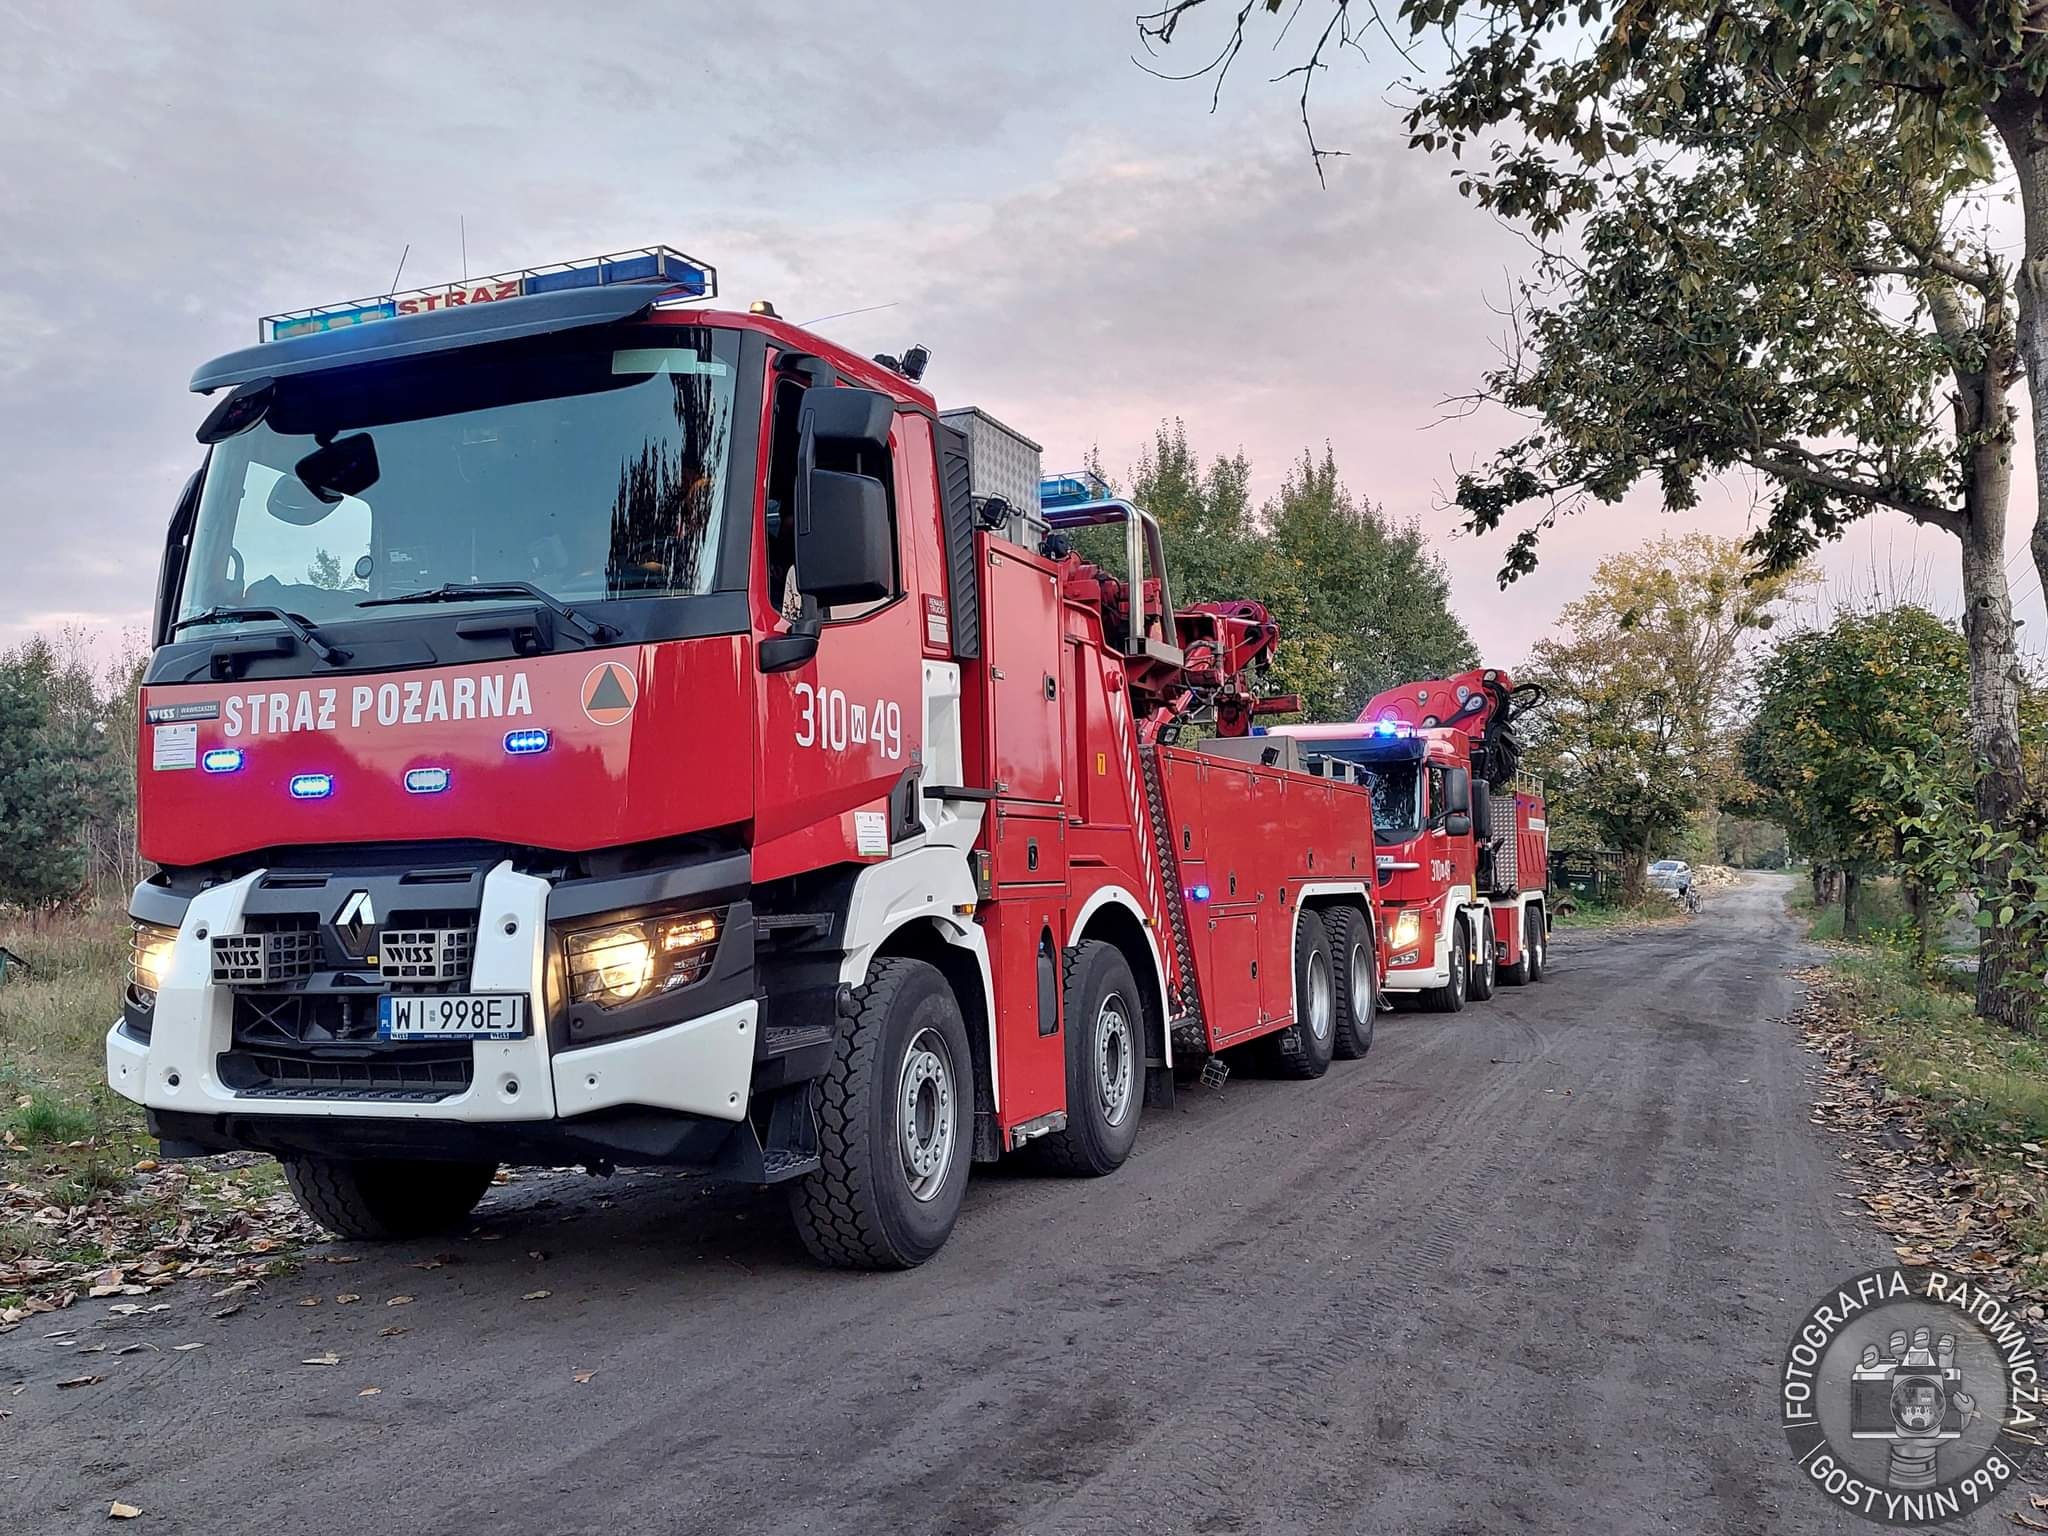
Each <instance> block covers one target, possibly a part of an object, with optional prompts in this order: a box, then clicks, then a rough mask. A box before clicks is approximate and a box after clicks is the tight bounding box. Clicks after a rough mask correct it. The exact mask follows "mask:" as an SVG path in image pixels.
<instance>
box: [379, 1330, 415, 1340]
mask: <svg viewBox="0 0 2048 1536" xmlns="http://www.w3.org/2000/svg"><path fill="white" fill-rule="evenodd" d="M411 1332H412V1330H411V1329H410V1328H379V1329H378V1330H377V1337H378V1338H380V1339H395V1338H397V1337H398V1336H399V1335H400V1334H402V1333H411Z"/></svg>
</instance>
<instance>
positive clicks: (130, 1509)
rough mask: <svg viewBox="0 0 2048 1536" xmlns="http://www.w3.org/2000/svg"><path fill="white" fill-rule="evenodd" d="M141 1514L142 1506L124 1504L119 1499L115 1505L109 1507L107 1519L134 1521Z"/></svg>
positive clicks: (115, 1501)
mask: <svg viewBox="0 0 2048 1536" xmlns="http://www.w3.org/2000/svg"><path fill="white" fill-rule="evenodd" d="M141 1513H142V1510H141V1508H140V1506H138V1505H134V1504H123V1503H122V1502H121V1501H120V1500H119V1499H116V1500H114V1502H113V1503H111V1504H109V1505H108V1506H107V1518H108V1519H109V1520H133V1519H134V1518H135V1517H136V1516H137V1515H139V1514H141Z"/></svg>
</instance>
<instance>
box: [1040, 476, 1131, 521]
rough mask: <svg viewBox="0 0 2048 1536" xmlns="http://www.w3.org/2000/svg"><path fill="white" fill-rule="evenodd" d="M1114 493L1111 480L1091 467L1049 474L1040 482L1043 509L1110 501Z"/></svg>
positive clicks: (1082, 505) (1041, 506) (1083, 505)
mask: <svg viewBox="0 0 2048 1536" xmlns="http://www.w3.org/2000/svg"><path fill="white" fill-rule="evenodd" d="M1113 494H1114V493H1113V492H1112V491H1111V490H1110V488H1109V482H1108V481H1107V480H1105V479H1103V478H1102V476H1100V475H1098V474H1096V473H1095V472H1094V471H1093V470H1089V469H1077V470H1075V471H1073V472H1072V473H1071V474H1065V475H1047V476H1046V477H1045V478H1044V479H1042V480H1040V481H1039V482H1038V506H1039V510H1041V511H1050V510H1052V509H1053V508H1056V507H1085V506H1087V505H1088V503H1090V502H1091V501H1108V500H1109V499H1110V498H1111V496H1112V495H1113Z"/></svg>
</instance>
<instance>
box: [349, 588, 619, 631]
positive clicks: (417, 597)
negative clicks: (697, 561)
mask: <svg viewBox="0 0 2048 1536" xmlns="http://www.w3.org/2000/svg"><path fill="white" fill-rule="evenodd" d="M492 597H530V598H532V599H533V600H534V601H535V602H537V603H539V604H540V605H541V606H542V607H543V608H546V609H547V610H548V611H549V612H550V613H552V614H554V615H555V617H557V618H559V619H566V620H567V621H568V622H569V623H571V624H573V625H574V626H575V627H576V629H577V631H578V632H579V633H580V634H581V635H582V636H583V637H584V638H585V639H586V640H588V641H590V642H591V643H592V644H593V645H603V644H604V643H605V641H607V640H615V639H617V638H618V634H619V632H618V631H617V630H616V629H614V628H613V627H612V626H611V625H609V624H606V623H604V622H602V621H601V620H598V619H586V618H585V617H584V616H583V615H582V614H580V613H578V612H577V611H576V610H575V609H574V608H571V607H570V606H569V605H568V604H567V603H565V602H563V601H562V600H561V599H560V598H558V597H553V596H550V595H549V594H548V593H546V592H544V591H542V590H541V589H540V588H539V587H536V586H535V585H534V584H533V583H532V582H530V581H480V582H476V583H475V584H473V585H469V586H465V585H464V584H463V583H461V582H458V581H451V582H448V583H446V584H444V585H442V586H438V587H429V588H427V589H426V590H425V591H424V592H407V593H405V594H404V595H403V596H400V597H372V598H369V599H366V600H365V601H363V602H360V603H357V604H356V606H357V607H358V608H389V607H395V606H397V605H398V604H400V603H466V602H469V601H470V600H471V599H473V598H492Z"/></svg>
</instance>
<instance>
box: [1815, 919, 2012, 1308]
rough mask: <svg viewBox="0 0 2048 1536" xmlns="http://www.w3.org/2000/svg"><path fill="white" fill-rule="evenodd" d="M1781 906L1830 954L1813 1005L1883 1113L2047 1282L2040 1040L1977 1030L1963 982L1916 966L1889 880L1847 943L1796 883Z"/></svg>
mask: <svg viewBox="0 0 2048 1536" xmlns="http://www.w3.org/2000/svg"><path fill="white" fill-rule="evenodd" d="M1786 907H1787V909H1788V911H1789V912H1790V913H1791V914H1792V915H1793V916H1795V917H1798V918H1801V919H1803V920H1804V921H1805V922H1806V924H1807V934H1808V937H1810V938H1812V939H1815V940H1818V941H1822V942H1824V943H1826V944H1828V945H1829V947H1830V950H1831V953H1830V954H1829V956H1828V958H1827V962H1826V968H1825V970H1824V971H1822V972H1820V973H1819V976H1818V980H1817V982H1816V985H1815V987H1814V993H1815V1002H1816V1003H1817V1004H1818V1005H1819V1006H1820V1008H1821V1010H1822V1011H1823V1013H1824V1014H1825V1016H1826V1018H1827V1019H1828V1021H1829V1022H1830V1023H1831V1024H1832V1025H1833V1026H1834V1027H1835V1028H1837V1029H1839V1030H1841V1031H1844V1032H1846V1034H1847V1035H1848V1037H1849V1038H1850V1040H1851V1042H1852V1048H1853V1051H1854V1054H1855V1058H1856V1060H1857V1061H1858V1062H1860V1063H1861V1064H1862V1065H1863V1066H1864V1067H1866V1068H1868V1069H1869V1070H1870V1071H1871V1072H1873V1073H1875V1075H1876V1077H1877V1079H1878V1080H1879V1082H1880V1083H1881V1084H1882V1086H1883V1089H1884V1094H1885V1100H1886V1102H1885V1103H1884V1104H1883V1105H1882V1112H1883V1113H1886V1114H1892V1113H1896V1112H1903V1113H1904V1114H1905V1115H1907V1116H1908V1117H1909V1118H1910V1119H1911V1120H1913V1121H1915V1122H1917V1123H1918V1125H1919V1126H1920V1127H1922V1128H1923V1129H1924V1133H1925V1135H1926V1136H1927V1137H1928V1138H1929V1139H1930V1140H1931V1142H1932V1144H1933V1147H1934V1150H1935V1151H1936V1152H1938V1153H1939V1155H1940V1156H1941V1158H1942V1159H1943V1160H1944V1161H1945V1162H1946V1163H1948V1164H1949V1165H1950V1166H1951V1167H1952V1168H1954V1169H1955V1170H1957V1171H1958V1173H1959V1174H1960V1175H1961V1178H1962V1181H1963V1182H1965V1183H1967V1184H1969V1185H1971V1186H1972V1187H1976V1188H1980V1189H1984V1190H1990V1191H1995V1194H1992V1195H1990V1196H1988V1197H1985V1199H1984V1201H1983V1202H1982V1203H1983V1204H1985V1205H1986V1206H1987V1207H1988V1212H1989V1215H1990V1217H1991V1219H1992V1220H1993V1221H1995V1222H1996V1224H1997V1225H1998V1226H2000V1227H2002V1228H2003V1229H2004V1230H2005V1232H2006V1233H2007V1235H2008V1236H2009V1238H2010V1239H2011V1241H2012V1243H2013V1245H2014V1246H2015V1247H2016V1249H2017V1250H2018V1255H2019V1258H2020V1260H2021V1262H2022V1264H2023V1265H2025V1266H2027V1267H2028V1269H2029V1272H2030V1273H2031V1274H2032V1275H2034V1277H2035V1278H2036V1281H2037V1283H2039V1282H2040V1281H2041V1280H2043V1279H2048V1275H2044V1274H2043V1266H2048V1040H2044V1039H2042V1038H2040V1037H2037V1036H2034V1035H2028V1034H2023V1033H2020V1032H2018V1031H2015V1030H2011V1029H2007V1028H2004V1027H2002V1026H2000V1025H1995V1024H1987V1023H1985V1022H1984V1021H1983V1020H1982V1019H1979V1018H1978V1017H1977V1014H1976V1006H1975V997H1974V993H1973V990H1972V988H1973V981H1972V978H1971V977H1970V976H1968V975H1967V974H1959V973H1957V972H1955V971H1952V970H1950V969H1948V968H1946V967H1944V966H1942V965H1940V964H1938V963H1937V964H1934V965H1932V966H1926V965H1923V964H1921V963H1920V962H1919V960H1918V959H1917V958H1916V956H1915V955H1914V953H1913V942H1912V926H1911V923H1910V921H1909V920H1908V917H1907V913H1906V905H1905V900H1904V897H1903V895H1902V893H1901V892H1900V889H1899V884H1898V882H1897V881H1896V880H1891V879H1879V880H1872V881H1869V882H1868V883H1866V885H1865V887H1864V890H1863V897H1862V901H1861V903H1860V916H1861V923H1860V931H1859V933H1858V935H1857V937H1856V938H1854V939H1848V940H1845V939H1843V937H1842V909H1841V905H1840V903H1839V902H1835V903H1830V904H1828V905H1827V906H1825V907H1822V908H1819V909H1818V910H1817V909H1816V907H1815V903H1814V900H1813V893H1812V890H1811V889H1810V887H1809V886H1808V885H1806V884H1804V883H1802V884H1801V885H1800V886H1799V887H1797V888H1796V889H1795V890H1794V891H1792V892H1791V893H1789V895H1788V896H1787V899H1786Z"/></svg>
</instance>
